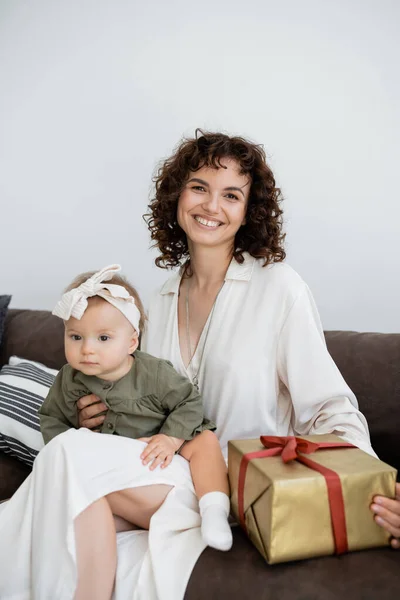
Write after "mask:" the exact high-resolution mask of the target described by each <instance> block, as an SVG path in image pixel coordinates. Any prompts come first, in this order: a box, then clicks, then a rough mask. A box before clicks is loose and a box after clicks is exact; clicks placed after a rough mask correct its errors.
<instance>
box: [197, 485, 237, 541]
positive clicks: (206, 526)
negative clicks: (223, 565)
mask: <svg viewBox="0 0 400 600" xmlns="http://www.w3.org/2000/svg"><path fill="white" fill-rule="evenodd" d="M199 508H200V515H201V535H202V536H203V540H204V541H205V542H206V544H207V545H208V546H211V547H212V548H215V549H216V550H230V548H231V547H232V531H231V528H230V526H229V523H228V517H229V509H230V502H229V496H227V495H226V494H224V493H223V492H209V493H208V494H205V495H204V496H203V497H202V498H200V500H199Z"/></svg>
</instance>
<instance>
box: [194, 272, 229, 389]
mask: <svg viewBox="0 0 400 600" xmlns="http://www.w3.org/2000/svg"><path fill="white" fill-rule="evenodd" d="M224 284H225V281H223V282H222V284H221V287H220V288H219V290H218V293H217V295H216V296H215V300H214V303H213V305H212V307H211V312H210V316H209V318H208V319H207V320H208V326H207V331H206V334H205V339H204V343H203V348H202V350H201V356H200V361H199V366H198V369H197V371H196V372H195V373H194V374H193V376H192V382H193V385H194V387H195V388H196V389H197V391H199V377H198V375H199V372H200V369H201V365H202V364H203V357H204V351H205V348H206V345H207V339H208V334H209V332H210V328H211V323H212V320H213V316H214V311H215V306H216V304H217V300H218V297H219V295H220V293H221V290H222V288H223V287H224ZM190 286H191V279H189V281H188V286H187V291H186V296H185V309H186V344H187V348H188V350H189V362H188V366H187V371H189V368H191V365H192V360H193V357H194V355H195V353H196V351H194V352H193V353H192V345H191V343H190V317H189V291H190ZM202 334H203V332H202V333H201V334H200V338H201V337H202ZM199 342H200V340H199Z"/></svg>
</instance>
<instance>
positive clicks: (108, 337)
mask: <svg viewBox="0 0 400 600" xmlns="http://www.w3.org/2000/svg"><path fill="white" fill-rule="evenodd" d="M109 339H110V336H109V335H101V336H100V340H101V341H102V342H106V341H107V340H109Z"/></svg>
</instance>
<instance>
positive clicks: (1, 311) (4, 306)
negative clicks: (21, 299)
mask: <svg viewBox="0 0 400 600" xmlns="http://www.w3.org/2000/svg"><path fill="white" fill-rule="evenodd" d="M10 300H11V296H4V295H3V296H0V346H1V340H2V338H3V331H4V326H5V321H6V315H7V310H8V305H9V304H10Z"/></svg>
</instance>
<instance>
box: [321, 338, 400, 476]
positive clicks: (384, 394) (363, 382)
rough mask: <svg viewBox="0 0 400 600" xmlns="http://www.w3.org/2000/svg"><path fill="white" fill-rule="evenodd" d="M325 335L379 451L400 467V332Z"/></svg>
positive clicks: (385, 459)
mask: <svg viewBox="0 0 400 600" xmlns="http://www.w3.org/2000/svg"><path fill="white" fill-rule="evenodd" d="M325 337H326V341H327V345H328V349H329V352H330V354H331V355H332V357H333V360H334V361H335V362H336V364H337V366H338V367H339V370H340V371H341V373H342V375H343V377H344V378H345V380H346V381H347V383H348V384H349V386H350V387H351V389H352V390H353V392H354V393H355V395H356V397H357V400H358V403H359V406H360V410H361V412H363V413H364V415H365V417H366V419H367V421H368V425H369V430H370V434H371V440H372V446H373V448H374V450H375V452H376V453H377V454H378V456H379V458H380V459H381V460H383V461H385V462H387V463H389V464H391V465H392V466H394V467H396V468H397V469H399V470H400V333H356V332H354V331H328V332H326V334H325Z"/></svg>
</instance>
